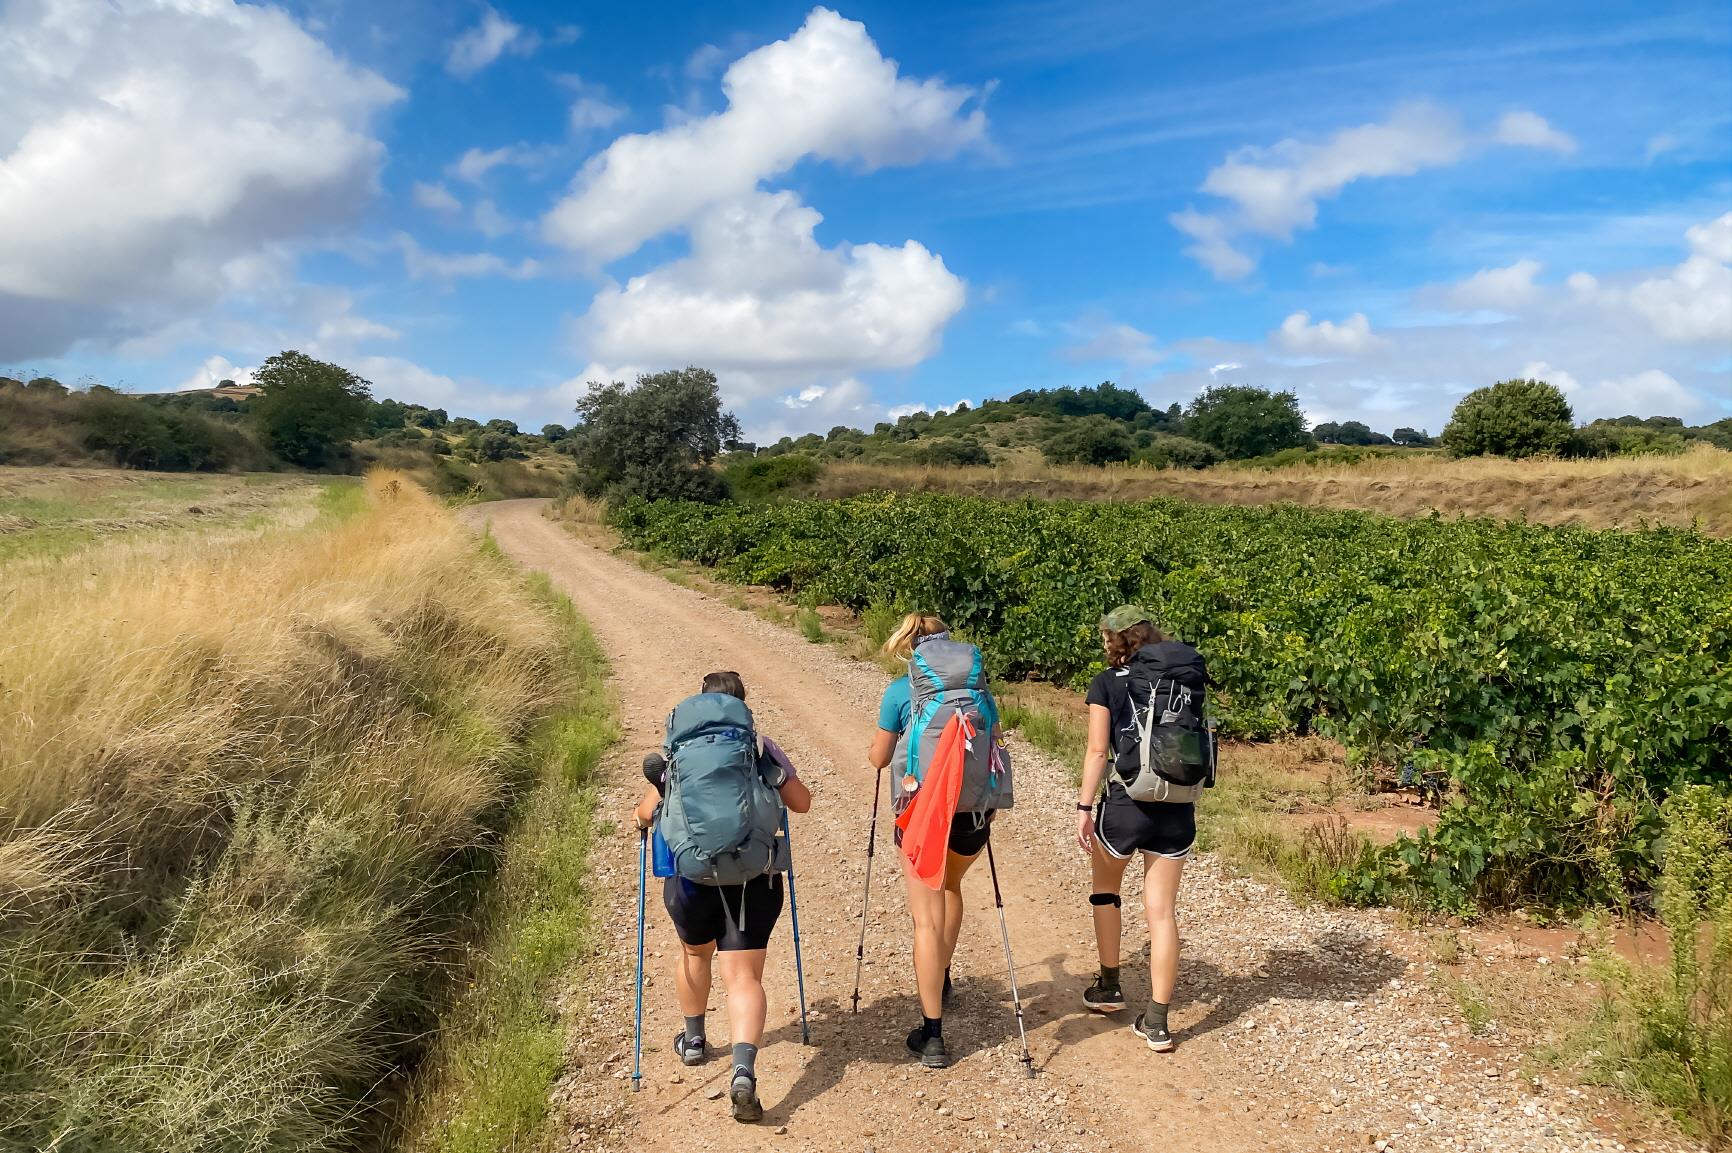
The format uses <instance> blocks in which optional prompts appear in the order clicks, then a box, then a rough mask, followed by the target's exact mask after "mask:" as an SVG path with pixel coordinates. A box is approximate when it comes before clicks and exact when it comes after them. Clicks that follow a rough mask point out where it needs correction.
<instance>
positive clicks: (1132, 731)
mask: <svg viewBox="0 0 1732 1153" xmlns="http://www.w3.org/2000/svg"><path fill="white" fill-rule="evenodd" d="M1086 699H1087V701H1088V703H1089V704H1091V705H1100V706H1101V707H1102V708H1104V709H1106V711H1107V716H1108V718H1110V720H1111V724H1109V725H1108V727H1107V741H1108V744H1107V749H1108V750H1109V751H1110V752H1111V753H1112V757H1113V760H1112V765H1113V767H1115V768H1116V769H1117V770H1118V774H1123V775H1124V776H1126V777H1134V776H1136V775H1137V770H1138V769H1140V768H1141V767H1142V760H1141V756H1140V754H1139V753H1138V751H1137V718H1136V715H1135V713H1134V712H1133V711H1132V709H1131V675H1130V670H1129V669H1122V668H1121V669H1107V670H1106V671H1105V672H1102V673H1099V674H1097V675H1096V677H1095V679H1094V680H1092V681H1090V682H1089V691H1088V697H1087V698H1086ZM1118 774H1114V773H1109V774H1108V775H1107V782H1108V784H1109V785H1113V784H1118V785H1119V787H1120V788H1123V787H1124V786H1123V785H1122V784H1119V781H1118Z"/></svg>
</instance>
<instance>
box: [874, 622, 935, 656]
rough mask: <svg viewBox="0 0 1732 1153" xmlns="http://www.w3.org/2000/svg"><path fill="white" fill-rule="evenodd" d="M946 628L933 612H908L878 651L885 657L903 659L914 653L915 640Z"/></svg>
mask: <svg viewBox="0 0 1732 1153" xmlns="http://www.w3.org/2000/svg"><path fill="white" fill-rule="evenodd" d="M948 628H949V626H948V625H946V624H945V623H944V621H943V620H941V619H940V618H939V617H938V616H937V615H936V614H935V613H909V614H908V615H907V616H905V617H903V618H902V623H901V624H899V625H897V626H896V631H895V632H893V633H891V634H890V636H889V638H888V639H886V640H885V642H884V647H883V648H881V649H879V650H878V651H879V652H881V653H883V654H884V655H885V656H887V657H893V658H894V659H896V660H899V661H905V660H907V659H908V658H909V657H911V656H913V655H914V642H915V641H917V640H919V639H920V638H921V637H929V636H931V635H932V634H933V633H941V632H945V631H947V630H948Z"/></svg>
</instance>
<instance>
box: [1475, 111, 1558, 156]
mask: <svg viewBox="0 0 1732 1153" xmlns="http://www.w3.org/2000/svg"><path fill="white" fill-rule="evenodd" d="M1494 136H1495V138H1496V140H1497V142H1498V143H1499V144H1514V145H1516V146H1517V147H1521V148H1543V149H1545V150H1546V151H1548V152H1562V153H1565V154H1566V155H1567V154H1568V153H1571V152H1574V151H1575V150H1576V140H1575V137H1573V136H1571V135H1570V134H1569V133H1568V132H1562V131H1560V130H1558V129H1556V128H1553V127H1552V126H1551V125H1550V124H1549V123H1547V121H1546V118H1545V117H1544V116H1541V115H1539V114H1538V113H1535V112H1529V111H1527V110H1525V109H1522V110H1518V111H1514V112H1506V113H1504V114H1503V117H1502V119H1500V120H1499V121H1498V122H1497V131H1496V133H1494Z"/></svg>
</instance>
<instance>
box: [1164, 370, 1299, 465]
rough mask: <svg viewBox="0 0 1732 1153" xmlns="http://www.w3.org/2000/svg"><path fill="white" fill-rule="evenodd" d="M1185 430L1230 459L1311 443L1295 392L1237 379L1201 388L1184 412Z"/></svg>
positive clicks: (1261, 454) (1186, 433)
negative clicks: (1243, 383)
mask: <svg viewBox="0 0 1732 1153" xmlns="http://www.w3.org/2000/svg"><path fill="white" fill-rule="evenodd" d="M1184 433H1185V435H1186V436H1188V437H1190V438H1192V439H1193V440H1200V441H1202V442H1203V443H1204V444H1208V445H1213V446H1214V447H1215V448H1216V449H1218V450H1219V451H1220V452H1221V454H1222V455H1223V456H1225V457H1227V459H1229V460H1244V459H1245V458H1247V457H1253V456H1263V455H1265V454H1267V453H1271V452H1279V451H1281V450H1282V449H1284V448H1300V447H1303V446H1304V445H1307V444H1309V443H1311V435H1310V434H1309V433H1307V432H1306V431H1305V416H1304V414H1303V413H1301V412H1300V411H1299V398H1298V397H1297V396H1296V395H1294V394H1293V393H1291V392H1270V391H1268V390H1267V389H1262V388H1253V387H1251V386H1249V385H1238V384H1224V385H1216V386H1214V387H1212V388H1207V389H1204V390H1203V394H1202V395H1201V396H1199V397H1197V399H1196V400H1193V401H1192V402H1191V407H1190V409H1189V410H1187V411H1186V413H1185V421H1184Z"/></svg>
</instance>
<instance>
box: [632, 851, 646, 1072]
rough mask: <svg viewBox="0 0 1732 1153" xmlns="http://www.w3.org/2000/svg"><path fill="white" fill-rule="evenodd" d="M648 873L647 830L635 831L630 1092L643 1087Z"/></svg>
mask: <svg viewBox="0 0 1732 1153" xmlns="http://www.w3.org/2000/svg"><path fill="white" fill-rule="evenodd" d="M648 871H649V830H648V829H642V828H640V829H639V830H638V831H637V1020H636V1023H635V1024H634V1025H633V1026H632V1044H631V1091H632V1092H633V1093H636V1092H637V1091H638V1090H639V1089H641V1088H642V1087H643V922H644V888H645V885H646V876H645V874H646V873H647V872H648Z"/></svg>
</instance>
